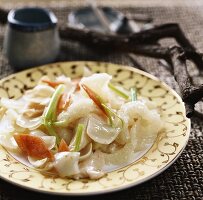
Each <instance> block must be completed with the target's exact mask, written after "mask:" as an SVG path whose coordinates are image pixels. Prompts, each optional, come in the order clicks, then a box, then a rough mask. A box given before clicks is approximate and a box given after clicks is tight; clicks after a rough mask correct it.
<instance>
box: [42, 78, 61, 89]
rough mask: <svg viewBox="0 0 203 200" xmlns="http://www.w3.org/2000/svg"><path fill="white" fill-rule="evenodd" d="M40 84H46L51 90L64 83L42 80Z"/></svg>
mask: <svg viewBox="0 0 203 200" xmlns="http://www.w3.org/2000/svg"><path fill="white" fill-rule="evenodd" d="M42 82H44V83H47V84H48V85H49V86H51V87H53V88H55V87H57V86H58V85H60V84H63V83H64V82H63V81H49V80H46V79H43V80H42Z"/></svg>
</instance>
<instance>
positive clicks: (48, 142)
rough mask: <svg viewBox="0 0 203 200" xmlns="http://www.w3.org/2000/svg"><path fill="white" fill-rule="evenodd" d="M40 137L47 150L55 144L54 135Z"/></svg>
mask: <svg viewBox="0 0 203 200" xmlns="http://www.w3.org/2000/svg"><path fill="white" fill-rule="evenodd" d="M41 138H42V140H43V141H44V142H45V144H46V146H47V148H48V149H49V150H51V149H53V148H54V147H55V144H56V137H55V136H42V137H41Z"/></svg>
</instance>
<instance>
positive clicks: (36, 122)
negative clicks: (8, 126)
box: [16, 115, 42, 130]
mask: <svg viewBox="0 0 203 200" xmlns="http://www.w3.org/2000/svg"><path fill="white" fill-rule="evenodd" d="M16 124H17V125H18V126H21V127H23V128H28V129H30V130H34V129H37V128H38V127H39V126H40V125H41V124H42V116H40V117H36V118H33V119H27V118H26V117H24V116H23V115H20V116H19V117H18V118H17V120H16Z"/></svg>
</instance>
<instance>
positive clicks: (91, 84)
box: [0, 70, 162, 179]
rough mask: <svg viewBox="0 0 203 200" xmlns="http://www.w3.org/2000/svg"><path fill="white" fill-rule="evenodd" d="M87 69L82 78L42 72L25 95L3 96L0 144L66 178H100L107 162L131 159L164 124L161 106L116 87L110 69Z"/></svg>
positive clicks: (124, 161)
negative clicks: (48, 75) (107, 72)
mask: <svg viewBox="0 0 203 200" xmlns="http://www.w3.org/2000/svg"><path fill="white" fill-rule="evenodd" d="M84 74H85V77H82V78H81V80H80V79H77V80H71V79H70V78H69V77H65V76H60V77H57V78H56V80H50V79H49V78H48V77H43V78H42V79H41V80H40V82H39V84H38V85H37V86H36V87H34V88H33V89H32V90H29V91H27V92H25V94H24V95H23V97H22V98H21V99H18V100H9V99H5V98H2V99H1V105H0V106H1V107H2V109H1V110H2V118H1V119H0V143H1V144H2V145H3V146H4V147H6V148H7V149H9V151H21V153H22V155H24V156H25V157H26V159H27V160H28V162H29V163H30V164H31V165H32V166H33V167H35V168H40V170H43V171H49V170H51V169H55V171H56V172H57V174H58V175H59V176H61V177H71V178H75V179H78V178H88V177H89V178H90V179H98V178H100V177H102V176H103V175H104V174H105V172H104V171H103V168H104V166H105V165H112V164H113V165H122V164H123V163H127V162H129V160H130V159H131V158H132V156H133V153H134V151H138V150H141V149H143V148H144V147H145V145H146V144H148V143H150V142H151V141H152V140H153V139H154V138H155V137H156V135H157V133H158V132H159V131H160V130H161V128H162V121H161V118H160V115H159V113H158V109H157V107H156V105H154V104H153V103H152V102H150V101H148V100H146V99H143V98H142V99H141V98H140V97H139V98H138V99H136V100H133V101H132V99H131V98H130V91H126V90H125V89H123V88H120V87H118V86H113V88H114V87H115V88H116V90H117V91H120V92H116V90H115V89H112V88H111V87H110V86H109V85H110V81H111V79H112V77H111V76H110V75H108V74H106V73H101V74H92V72H90V71H89V70H88V71H87V70H86V72H84ZM61 85H63V87H60V86H61ZM59 88H60V89H59ZM88 91H90V93H88ZM57 92H58V93H57ZM56 93H57V94H56ZM119 93H124V94H125V95H124V97H123V95H119ZM128 96H129V97H128ZM53 99H54V100H53ZM64 103H65V104H64ZM50 105H51V106H50ZM60 105H65V106H62V107H61V106H60ZM47 113H48V115H47ZM47 116H48V117H47ZM47 120H48V121H47ZM78 127H82V129H81V131H78ZM28 143H30V144H32V145H31V146H30V145H28ZM31 147H32V148H31ZM39 147H40V148H41V150H39V149H40V148H39ZM40 151H43V152H44V154H43V155H40Z"/></svg>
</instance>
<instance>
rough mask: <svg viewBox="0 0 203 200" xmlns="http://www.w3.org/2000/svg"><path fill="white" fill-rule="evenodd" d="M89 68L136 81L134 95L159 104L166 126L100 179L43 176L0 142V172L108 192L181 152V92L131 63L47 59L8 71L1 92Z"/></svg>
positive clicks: (15, 94) (84, 191)
mask: <svg viewBox="0 0 203 200" xmlns="http://www.w3.org/2000/svg"><path fill="white" fill-rule="evenodd" d="M84 66H87V67H89V68H90V69H91V70H92V71H93V72H96V73H99V72H106V73H109V74H111V75H112V76H113V80H114V82H117V84H120V85H122V86H123V87H125V88H127V89H129V88H131V87H132V86H136V88H137V91H138V95H141V96H144V97H146V98H148V99H150V100H151V101H153V102H156V103H157V105H158V106H159V107H160V109H161V117H162V120H163V121H164V122H165V130H164V131H163V132H161V133H160V134H159V135H158V136H157V138H156V140H155V142H154V143H153V145H152V146H151V147H150V148H149V149H148V150H147V151H145V153H144V154H143V155H142V156H141V157H139V159H137V160H135V161H134V162H132V163H130V164H126V166H122V167H121V168H119V169H114V170H113V171H110V172H108V173H107V175H106V176H105V177H102V178H100V179H99V180H88V179H82V180H72V179H66V178H56V177H48V176H44V175H43V174H41V173H40V172H39V171H36V170H35V169H32V168H30V167H28V166H26V165H24V164H23V163H21V162H19V161H17V160H15V159H14V158H13V157H12V156H11V155H10V154H9V153H8V152H7V151H6V150H5V149H4V148H2V147H0V177H1V178H2V179H5V180H6V181H9V182H11V183H13V184H16V185H18V186H21V187H24V188H27V189H32V190H35V191H38V192H46V193H50V194H59V195H90V194H99V193H107V192H113V191H116V190H121V189H124V188H129V187H132V186H135V185H138V184H140V183H142V182H144V181H147V180H149V179H151V178H153V177H155V176H156V175H158V174H160V173H161V172H163V171H164V170H165V169H166V168H167V167H169V166H170V165H171V164H172V163H173V162H174V161H175V160H176V159H177V158H178V156H179V155H180V154H181V152H182V151H183V149H184V147H185V146H186V144H187V141H188V138H189V132H190V120H188V119H187V118H186V117H185V108H184V104H183V102H182V100H181V98H180V97H179V96H178V94H177V93H176V92H175V91H173V90H172V89H171V88H170V87H169V86H167V85H166V84H164V83H163V82H161V81H159V80H158V79H157V78H155V77H154V76H152V75H149V74H147V73H145V72H142V71H140V70H137V69H134V68H132V67H126V66H120V65H115V64H109V63H98V62H64V63H56V64H49V65H45V66H42V67H38V68H33V69H29V70H26V71H23V72H20V73H17V74H13V75H11V76H9V77H7V78H5V79H3V80H1V81H0V96H1V97H3V96H4V97H9V98H19V97H20V96H21V95H22V94H23V92H24V91H25V90H27V89H30V88H32V87H34V86H35V85H36V84H37V82H38V80H39V79H40V78H41V77H42V76H44V75H48V76H50V77H52V78H53V77H55V76H59V75H61V74H65V75H66V76H70V77H72V78H77V77H79V76H81V75H82V71H83V67H84Z"/></svg>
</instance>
